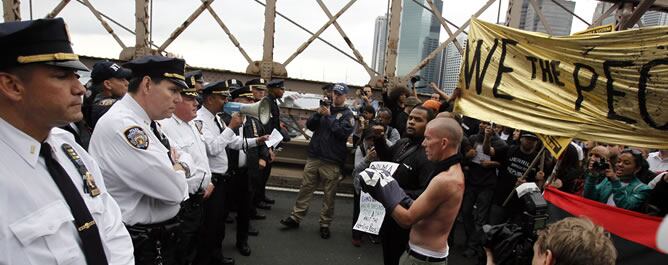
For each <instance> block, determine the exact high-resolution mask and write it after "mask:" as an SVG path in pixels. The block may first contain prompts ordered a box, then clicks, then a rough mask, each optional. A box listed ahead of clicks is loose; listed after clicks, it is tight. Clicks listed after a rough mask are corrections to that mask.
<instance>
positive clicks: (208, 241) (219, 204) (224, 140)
mask: <svg viewBox="0 0 668 265" xmlns="http://www.w3.org/2000/svg"><path fill="white" fill-rule="evenodd" d="M231 85H234V84H226V82H223V81H220V82H214V83H210V84H208V85H206V86H205V87H204V90H203V91H202V94H203V100H204V103H203V107H202V108H200V109H199V110H198V111H197V118H195V121H196V122H198V121H201V123H202V132H203V135H204V143H205V145H206V151H207V156H208V157H209V166H210V167H211V182H212V183H213V185H214V186H215V187H216V188H214V190H213V193H212V194H211V197H210V198H209V199H208V200H206V201H205V202H204V223H203V225H202V231H205V232H204V233H202V234H201V238H200V240H199V246H198V250H197V257H196V258H195V262H194V264H209V263H211V260H212V259H215V258H220V259H221V260H217V261H216V262H218V263H220V264H234V260H233V259H232V258H228V257H225V256H223V255H222V253H221V248H220V245H221V243H222V241H223V238H224V236H225V234H224V233H225V219H224V216H223V211H224V208H223V207H224V204H225V194H224V192H223V191H224V189H223V188H222V186H223V185H225V182H226V178H227V169H228V161H227V153H226V149H225V148H226V147H227V148H232V149H236V150H240V149H242V147H243V146H244V145H246V147H248V148H252V147H255V146H257V145H258V144H263V143H264V142H265V141H266V140H267V138H268V137H267V136H262V137H257V138H250V139H245V140H244V139H243V138H242V137H241V136H237V135H235V133H234V130H237V129H238V128H239V127H240V126H241V124H242V120H241V117H240V115H239V114H238V113H235V114H233V115H232V118H231V119H230V122H229V123H228V124H225V123H224V122H223V121H222V120H221V118H220V116H218V115H216V114H217V113H219V112H221V111H222V110H223V106H224V105H225V103H227V101H228V97H229V96H230V92H229V88H230V86H231ZM236 85H238V86H241V84H236ZM221 257H222V258H221Z"/></svg>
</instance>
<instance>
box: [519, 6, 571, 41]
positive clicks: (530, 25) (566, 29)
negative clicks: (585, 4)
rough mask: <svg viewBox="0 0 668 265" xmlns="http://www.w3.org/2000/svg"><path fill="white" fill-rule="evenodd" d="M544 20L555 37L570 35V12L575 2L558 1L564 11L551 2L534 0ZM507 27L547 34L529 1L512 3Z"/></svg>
mask: <svg viewBox="0 0 668 265" xmlns="http://www.w3.org/2000/svg"><path fill="white" fill-rule="evenodd" d="M536 2H538V6H539V7H540V9H541V11H542V12H543V15H544V16H545V20H547V23H548V25H549V26H550V28H551V29H552V34H553V35H555V36H564V35H570V34H571V26H572V23H573V15H572V14H571V13H569V11H570V12H573V11H574V10H575V2H574V1H568V0H563V1H559V2H560V4H562V5H563V6H564V7H565V8H566V9H568V10H569V11H566V10H564V8H562V7H560V6H559V5H557V4H556V3H554V2H553V1H551V0H536ZM507 25H509V26H511V27H514V28H519V29H523V30H528V31H535V32H543V33H548V32H547V29H545V26H543V22H541V20H540V17H539V15H538V12H536V11H535V10H534V8H533V5H531V3H530V0H516V1H513V6H511V7H510V8H509V11H508V18H507Z"/></svg>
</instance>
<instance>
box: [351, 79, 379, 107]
mask: <svg viewBox="0 0 668 265" xmlns="http://www.w3.org/2000/svg"><path fill="white" fill-rule="evenodd" d="M358 91H359V93H358V94H357V95H358V96H359V98H358V99H357V100H355V103H354V104H353V107H355V108H358V109H359V108H365V107H366V106H371V107H373V109H374V111H378V108H380V106H379V103H378V100H376V99H374V98H373V90H372V89H371V86H370V85H364V87H363V88H362V90H358Z"/></svg>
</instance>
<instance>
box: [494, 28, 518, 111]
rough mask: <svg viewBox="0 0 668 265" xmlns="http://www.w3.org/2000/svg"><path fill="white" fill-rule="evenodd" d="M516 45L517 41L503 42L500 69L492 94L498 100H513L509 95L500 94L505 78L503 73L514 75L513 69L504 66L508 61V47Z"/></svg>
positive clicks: (505, 40)
mask: <svg viewBox="0 0 668 265" xmlns="http://www.w3.org/2000/svg"><path fill="white" fill-rule="evenodd" d="M508 44H510V45H516V44H517V41H514V40H510V39H502V40H501V57H500V58H499V69H498V72H497V73H496V81H494V86H493V87H492V94H493V95H494V97H496V98H503V99H507V100H513V98H514V97H513V96H511V95H507V94H500V93H499V85H501V78H503V73H512V72H513V68H510V67H507V66H505V65H503V62H504V60H505V59H506V45H508Z"/></svg>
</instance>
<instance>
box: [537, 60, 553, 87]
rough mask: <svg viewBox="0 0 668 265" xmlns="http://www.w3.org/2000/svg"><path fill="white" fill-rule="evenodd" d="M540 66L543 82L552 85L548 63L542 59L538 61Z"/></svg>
mask: <svg viewBox="0 0 668 265" xmlns="http://www.w3.org/2000/svg"><path fill="white" fill-rule="evenodd" d="M538 62H539V65H540V71H541V73H542V74H543V82H546V81H548V79H549V81H550V83H554V78H553V77H552V71H550V62H549V61H547V60H543V59H538Z"/></svg>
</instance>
